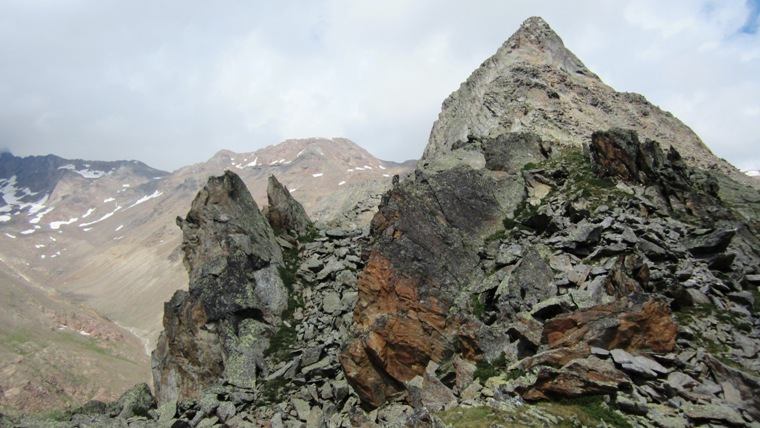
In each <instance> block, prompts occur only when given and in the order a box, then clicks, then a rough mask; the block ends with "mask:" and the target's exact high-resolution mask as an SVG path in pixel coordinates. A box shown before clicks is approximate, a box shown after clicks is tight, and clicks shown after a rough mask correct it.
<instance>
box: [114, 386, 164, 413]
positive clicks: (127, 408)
mask: <svg viewBox="0 0 760 428" xmlns="http://www.w3.org/2000/svg"><path fill="white" fill-rule="evenodd" d="M117 408H118V409H120V412H119V417H120V418H122V419H128V418H131V417H133V416H144V417H148V416H150V415H149V412H150V411H151V410H153V409H155V408H156V399H155V398H153V394H151V392H150V388H149V387H148V385H147V384H145V383H141V384H137V385H135V386H134V387H133V388H132V389H130V390H129V391H127V392H125V393H124V394H122V396H121V397H119V401H118V402H117Z"/></svg>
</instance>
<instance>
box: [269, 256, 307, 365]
mask: <svg viewBox="0 0 760 428" xmlns="http://www.w3.org/2000/svg"><path fill="white" fill-rule="evenodd" d="M299 264H300V257H299V254H298V250H296V249H291V250H288V251H285V252H283V265H282V266H280V267H279V268H278V272H279V274H280V279H282V282H283V284H284V285H285V288H287V290H288V306H287V308H285V310H284V311H283V312H282V315H281V317H282V320H283V323H282V325H281V326H280V328H279V330H277V332H276V333H275V334H274V335H273V336H272V337H271V338H270V339H269V347H268V348H267V349H266V350H265V351H264V356H265V357H268V358H273V359H274V360H275V361H283V360H284V359H285V358H287V357H288V354H289V353H290V351H291V349H292V347H293V345H294V344H295V343H296V339H297V334H296V326H297V325H298V323H297V322H296V320H295V316H294V315H295V312H296V310H297V309H298V308H302V307H303V295H302V294H301V293H300V291H299V290H298V289H297V288H296V284H297V283H298V276H297V274H296V272H297V271H298V266H299Z"/></svg>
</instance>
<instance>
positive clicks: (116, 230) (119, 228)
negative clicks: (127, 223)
mask: <svg viewBox="0 0 760 428" xmlns="http://www.w3.org/2000/svg"><path fill="white" fill-rule="evenodd" d="M122 227H124V225H123V224H120V225H119V227H117V228H116V229H114V232H118V231H120V230H121V228H122Z"/></svg>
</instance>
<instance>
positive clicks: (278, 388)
mask: <svg viewBox="0 0 760 428" xmlns="http://www.w3.org/2000/svg"><path fill="white" fill-rule="evenodd" d="M288 384H289V382H288V380H287V379H285V378H284V377H278V378H274V379H272V380H268V381H265V382H264V383H263V384H262V385H261V390H260V391H261V399H262V401H264V402H265V403H277V402H279V401H281V400H282V394H283V393H284V392H285V391H286V390H287V387H288Z"/></svg>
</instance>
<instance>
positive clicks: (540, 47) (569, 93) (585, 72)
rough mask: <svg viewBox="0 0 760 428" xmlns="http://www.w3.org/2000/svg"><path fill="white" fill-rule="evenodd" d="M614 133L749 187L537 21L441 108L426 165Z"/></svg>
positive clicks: (690, 135)
mask: <svg viewBox="0 0 760 428" xmlns="http://www.w3.org/2000/svg"><path fill="white" fill-rule="evenodd" d="M613 127H626V128H631V129H633V130H635V131H637V132H638V133H639V135H640V136H641V138H642V139H643V140H646V139H652V140H656V141H659V142H660V143H661V144H662V145H663V146H664V147H665V148H669V147H671V146H673V147H676V148H677V150H678V151H679V152H680V153H681V154H682V155H683V156H684V160H685V161H686V163H687V164H689V165H691V166H700V167H703V168H708V167H711V168H713V169H717V170H720V171H722V172H724V173H726V174H728V175H730V176H731V177H732V178H734V179H737V180H739V179H741V180H742V181H743V182H746V181H749V180H747V179H746V177H739V175H741V174H740V173H739V171H738V170H736V168H734V167H732V166H730V165H729V164H728V163H727V162H725V161H723V160H720V159H718V158H717V157H715V156H714V155H713V154H712V153H711V152H710V150H709V149H708V148H707V147H706V146H705V145H704V143H703V142H702V141H701V140H700V138H699V137H698V136H697V135H696V134H695V133H694V132H693V131H692V130H691V129H690V128H689V127H688V126H686V125H684V124H683V123H682V122H681V121H680V120H678V119H677V118H676V117H674V116H673V115H671V114H670V113H668V112H665V111H663V110H661V109H660V108H658V107H657V106H654V105H652V104H651V103H649V102H648V101H647V100H646V99H645V98H644V97H643V96H641V95H638V94H633V93H622V92H616V91H615V90H614V89H612V88H610V87H609V86H607V85H606V84H605V83H604V82H602V81H601V80H600V79H599V77H597V76H596V75H595V74H594V73H592V72H591V71H590V70H589V69H588V68H586V66H585V65H584V64H583V63H582V62H581V61H580V60H579V59H578V58H577V57H576V56H575V55H574V54H573V53H572V52H571V51H570V50H568V49H567V48H566V47H565V45H564V43H563V42H562V39H561V38H560V37H559V36H558V35H557V34H556V33H555V32H554V31H553V30H552V29H551V28H550V27H549V25H548V24H547V23H546V22H545V21H544V20H543V19H541V18H538V17H532V18H529V19H527V20H526V21H525V22H524V23H523V24H522V26H521V27H520V29H519V30H518V31H517V32H516V33H515V34H514V35H512V37H510V38H509V39H508V40H507V41H506V42H504V44H503V45H502V46H501V47H500V48H499V49H498V51H497V52H496V54H495V55H493V56H492V57H491V58H489V59H487V60H486V61H485V62H483V64H482V65H481V66H480V68H478V69H477V70H475V72H473V73H472V75H471V76H470V77H469V78H468V79H467V80H466V81H465V82H464V83H463V84H462V85H461V86H460V88H459V89H458V90H456V91H455V92H454V93H452V94H451V95H450V96H449V97H448V98H447V99H446V100H445V101H444V102H443V107H442V110H441V113H440V115H439V117H438V120H437V121H436V122H435V124H434V125H433V129H432V131H431V133H430V141H429V143H428V145H427V147H426V148H425V153H424V155H423V157H422V160H421V165H422V166H430V165H434V164H435V163H437V162H440V160H441V158H447V157H452V156H453V157H454V158H455V159H456V158H459V157H461V156H458V155H457V152H461V150H458V148H457V145H459V144H461V143H463V142H466V141H467V140H468V139H470V138H482V137H490V138H495V137H497V136H499V135H503V134H505V133H508V132H534V133H536V134H538V135H539V136H541V137H542V138H544V139H545V140H548V141H555V142H558V143H561V144H563V145H569V146H575V147H580V146H581V145H583V144H588V143H590V137H591V134H592V133H593V132H594V131H597V130H600V129H609V128H613Z"/></svg>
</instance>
